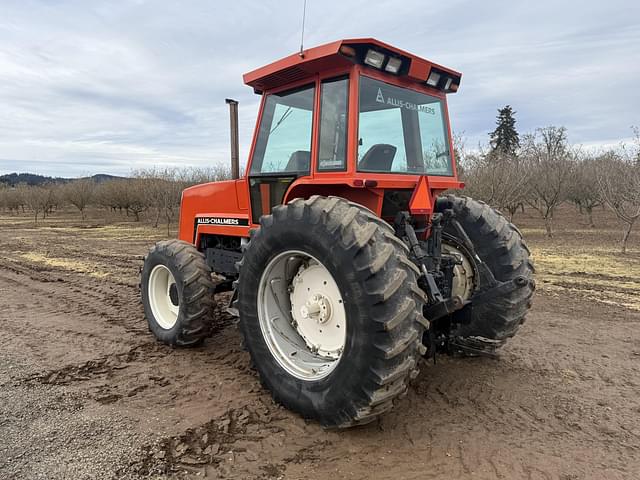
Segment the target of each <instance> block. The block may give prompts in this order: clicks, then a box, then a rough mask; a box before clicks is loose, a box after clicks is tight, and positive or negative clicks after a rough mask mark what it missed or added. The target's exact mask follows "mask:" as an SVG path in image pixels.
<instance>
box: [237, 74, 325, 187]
mask: <svg viewBox="0 0 640 480" xmlns="http://www.w3.org/2000/svg"><path fill="white" fill-rule="evenodd" d="M307 88H311V89H313V98H312V103H311V105H312V107H311V134H310V142H309V168H308V169H307V170H306V171H286V170H283V171H279V172H254V171H253V167H254V165H255V160H256V158H255V157H256V150H257V148H258V144H259V142H260V133H261V131H262V122H263V120H264V112H265V109H266V108H267V101H268V100H269V97H270V96H272V95H283V94H284V95H286V94H289V93H296V92H299V91H303V90H305V89H307ZM318 95H319V93H318V81H317V79H315V78H314V79H308V78H307V79H305V80H303V81H301V82H300V83H299V84H294V85H287V86H284V87H282V88H279V89H274V90H271V91H269V92H265V93H264V94H263V95H262V101H261V103H260V113H259V115H258V119H257V122H256V127H257V128H256V131H255V138H254V140H253V144H252V146H251V162H250V164H249V165H248V166H247V177H248V178H252V177H294V178H299V177H306V176H309V175H311V172H312V170H313V162H314V150H315V148H314V147H315V143H316V138H315V130H316V129H315V128H314V126H315V122H316V111H317V103H318ZM274 111H275V108H274ZM269 135H270V133H269ZM268 145H269V139H268V138H267V143H266V145H265V152H266V148H267V146H268ZM263 163H264V153H263V155H262V159H261V161H260V169H262V164H263Z"/></svg>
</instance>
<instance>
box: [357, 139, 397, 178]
mask: <svg viewBox="0 0 640 480" xmlns="http://www.w3.org/2000/svg"><path fill="white" fill-rule="evenodd" d="M396 150H397V149H396V147H394V146H393V145H389V144H386V143H376V144H375V145H372V146H371V148H370V149H369V150H367V153H365V154H364V156H363V157H362V159H361V160H360V162H359V163H358V170H361V171H367V172H390V171H391V165H392V164H393V157H395V156H396Z"/></svg>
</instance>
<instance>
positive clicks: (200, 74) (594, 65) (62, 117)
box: [0, 0, 640, 176]
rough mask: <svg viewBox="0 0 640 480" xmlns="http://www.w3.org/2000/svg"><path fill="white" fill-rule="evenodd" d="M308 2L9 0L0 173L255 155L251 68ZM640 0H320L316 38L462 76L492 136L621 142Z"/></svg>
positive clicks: (476, 117)
mask: <svg viewBox="0 0 640 480" xmlns="http://www.w3.org/2000/svg"><path fill="white" fill-rule="evenodd" d="M301 16H302V0H299V1H280V2H276V1H268V0H263V1H242V0H238V1H235V2H226V1H225V2H222V1H213V0H202V1H195V0H193V1H187V2H176V1H170V0H167V1H144V0H131V1H115V0H113V1H104V2H97V1H95V2H94V1H90V0H77V1H65V0H46V1H45V0H42V1H29V0H2V1H1V5H0V174H2V173H9V172H13V171H22V172H24V171H29V172H35V173H40V174H47V175H59V176H81V175H88V174H94V173H111V174H128V173H129V172H130V171H131V169H132V168H144V167H149V166H152V165H158V164H159V165H167V166H175V165H189V166H208V165H213V164H216V163H227V162H228V161H229V160H228V158H229V153H228V152H229V125H228V122H229V120H228V113H227V106H226V105H225V103H224V99H225V98H226V97H232V98H236V99H238V100H239V101H240V124H241V130H240V137H241V162H245V161H246V156H247V150H248V144H249V142H250V140H251V133H252V131H253V127H254V122H255V118H256V113H257V106H258V103H257V102H258V100H259V97H258V96H256V95H254V94H253V92H252V90H251V89H250V88H249V87H246V86H245V85H243V83H242V74H243V73H245V72H247V71H249V70H252V69H254V68H257V67H259V66H261V65H263V64H266V63H269V62H271V61H273V60H276V59H278V58H280V57H283V56H286V55H288V54H291V53H293V52H295V51H296V50H297V49H298V48H299V43H300V21H301ZM639 18H640V2H637V1H633V0H625V1H621V0H608V1H606V2H602V1H591V0H583V1H563V0H553V1H547V0H544V1H536V2H514V1H489V0H486V1H482V2H478V1H456V0H448V1H442V2H434V1H429V2H426V1H417V0H416V1H412V0H403V1H379V2H375V1H371V0H367V1H350V0H340V1H333V0H331V1H329V0H322V1H321V0H308V4H307V23H306V35H305V46H307V47H311V46H314V45H317V44H321V43H326V42H329V41H332V40H336V39H339V38H349V37H360V36H372V37H376V38H378V39H380V40H383V41H385V42H388V43H391V44H392V45H396V46H398V47H400V48H402V49H404V50H408V51H410V52H412V53H415V54H418V55H420V56H423V57H426V58H428V59H431V60H433V61H435V62H438V63H441V64H443V65H446V66H449V67H452V68H454V69H456V70H459V71H461V72H463V80H462V86H461V89H460V91H459V92H458V93H457V94H455V95H451V96H449V105H450V113H451V120H452V123H453V128H454V130H455V131H457V132H463V133H464V134H465V136H466V137H467V145H472V146H473V145H474V144H477V142H478V141H486V139H487V133H488V132H489V131H491V130H492V129H493V127H494V122H495V114H496V109H497V108H499V107H501V106H503V105H505V104H510V105H512V106H513V108H514V109H515V110H516V111H517V120H518V124H517V127H518V129H519V130H520V131H521V132H526V131H530V130H533V129H535V128H536V127H540V126H545V125H564V126H566V127H567V128H568V130H569V135H570V140H571V141H572V142H574V143H581V144H585V145H607V144H615V143H617V142H619V141H620V140H622V139H624V138H628V137H630V136H631V130H630V126H631V125H639V124H640V113H639V112H640V87H639V85H640V27H639V23H638V21H639V20H638V19H639Z"/></svg>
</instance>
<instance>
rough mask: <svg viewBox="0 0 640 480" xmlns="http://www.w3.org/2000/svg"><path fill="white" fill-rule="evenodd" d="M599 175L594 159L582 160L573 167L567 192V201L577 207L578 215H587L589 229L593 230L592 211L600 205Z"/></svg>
mask: <svg viewBox="0 0 640 480" xmlns="http://www.w3.org/2000/svg"><path fill="white" fill-rule="evenodd" d="M601 173H602V172H600V171H599V169H598V165H597V162H596V160H595V159H593V158H589V157H587V158H583V159H582V160H581V161H580V162H577V163H576V165H575V172H574V176H573V180H572V181H571V183H570V185H569V190H568V199H569V200H570V201H572V202H573V203H575V204H576V205H577V206H578V208H579V209H580V213H586V214H587V218H588V219H589V226H590V227H591V228H595V224H594V222H593V209H594V208H596V207H599V206H601V205H602V198H601V195H600V189H599V188H598V176H599V175H600V174H601Z"/></svg>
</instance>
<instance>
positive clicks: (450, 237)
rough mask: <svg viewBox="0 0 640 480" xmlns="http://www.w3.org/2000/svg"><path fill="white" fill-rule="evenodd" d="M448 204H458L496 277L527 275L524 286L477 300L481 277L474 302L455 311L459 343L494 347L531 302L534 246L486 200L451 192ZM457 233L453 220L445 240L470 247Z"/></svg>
mask: <svg viewBox="0 0 640 480" xmlns="http://www.w3.org/2000/svg"><path fill="white" fill-rule="evenodd" d="M444 209H453V211H454V213H455V219H456V220H457V221H458V222H459V223H460V225H461V226H462V228H463V229H464V231H465V232H466V234H467V236H468V237H469V240H471V243H472V244H473V247H474V249H475V251H476V253H477V254H478V256H479V257H480V259H481V260H482V261H483V262H484V263H485V264H486V265H487V266H488V267H489V269H490V270H491V272H492V273H493V276H494V277H495V279H496V280H498V281H500V282H508V281H512V280H514V279H516V278H517V277H523V278H524V279H526V280H527V282H526V284H525V285H524V286H523V287H522V288H518V289H516V290H513V291H511V292H508V293H505V294H503V295H496V296H494V297H493V298H491V299H489V300H488V301H486V302H483V303H481V304H475V305H474V303H473V299H474V295H475V294H477V293H479V292H480V291H481V290H482V288H483V285H479V284H478V282H477V279H476V285H475V292H474V293H473V294H472V296H471V298H470V300H471V305H470V306H469V307H465V308H464V309H462V310H459V311H457V312H455V313H454V314H453V316H452V317H453V318H452V321H453V331H452V334H453V337H454V344H456V345H458V346H459V347H462V349H463V350H464V349H465V348H469V349H471V350H472V351H473V350H478V351H486V352H493V351H495V349H497V348H499V347H501V346H502V345H504V343H505V342H506V341H507V339H509V338H510V337H513V336H514V335H515V334H516V332H517V331H518V329H519V328H520V325H521V324H522V323H524V321H525V317H526V314H527V312H528V311H529V309H530V308H531V300H532V297H533V293H534V290H535V282H534V280H533V274H534V272H535V269H534V267H533V263H532V262H531V259H530V255H529V249H528V248H527V245H526V244H525V242H524V240H523V238H522V234H521V233H520V231H519V230H518V229H517V227H516V226H515V225H513V224H512V223H510V222H509V221H508V220H507V219H506V218H505V217H504V216H503V215H502V214H501V213H500V212H498V211H497V210H496V209H494V208H491V207H490V206H489V205H487V204H486V203H484V202H480V201H477V200H473V199H471V198H468V197H456V196H454V195H447V196H444V197H441V198H439V199H438V202H437V210H438V211H443V210H444ZM457 235H458V234H457V231H456V230H455V228H454V227H453V226H452V225H448V226H447V228H445V230H444V235H443V239H442V241H443V243H444V244H446V243H449V244H451V245H453V246H454V247H456V248H457V249H458V250H463V251H465V250H466V249H465V247H464V242H462V241H461V239H459V238H457ZM472 257H473V256H472V255H470V254H469V255H468V259H469V260H471V261H472V262H474V261H473V258H472ZM474 263H475V262H474Z"/></svg>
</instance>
